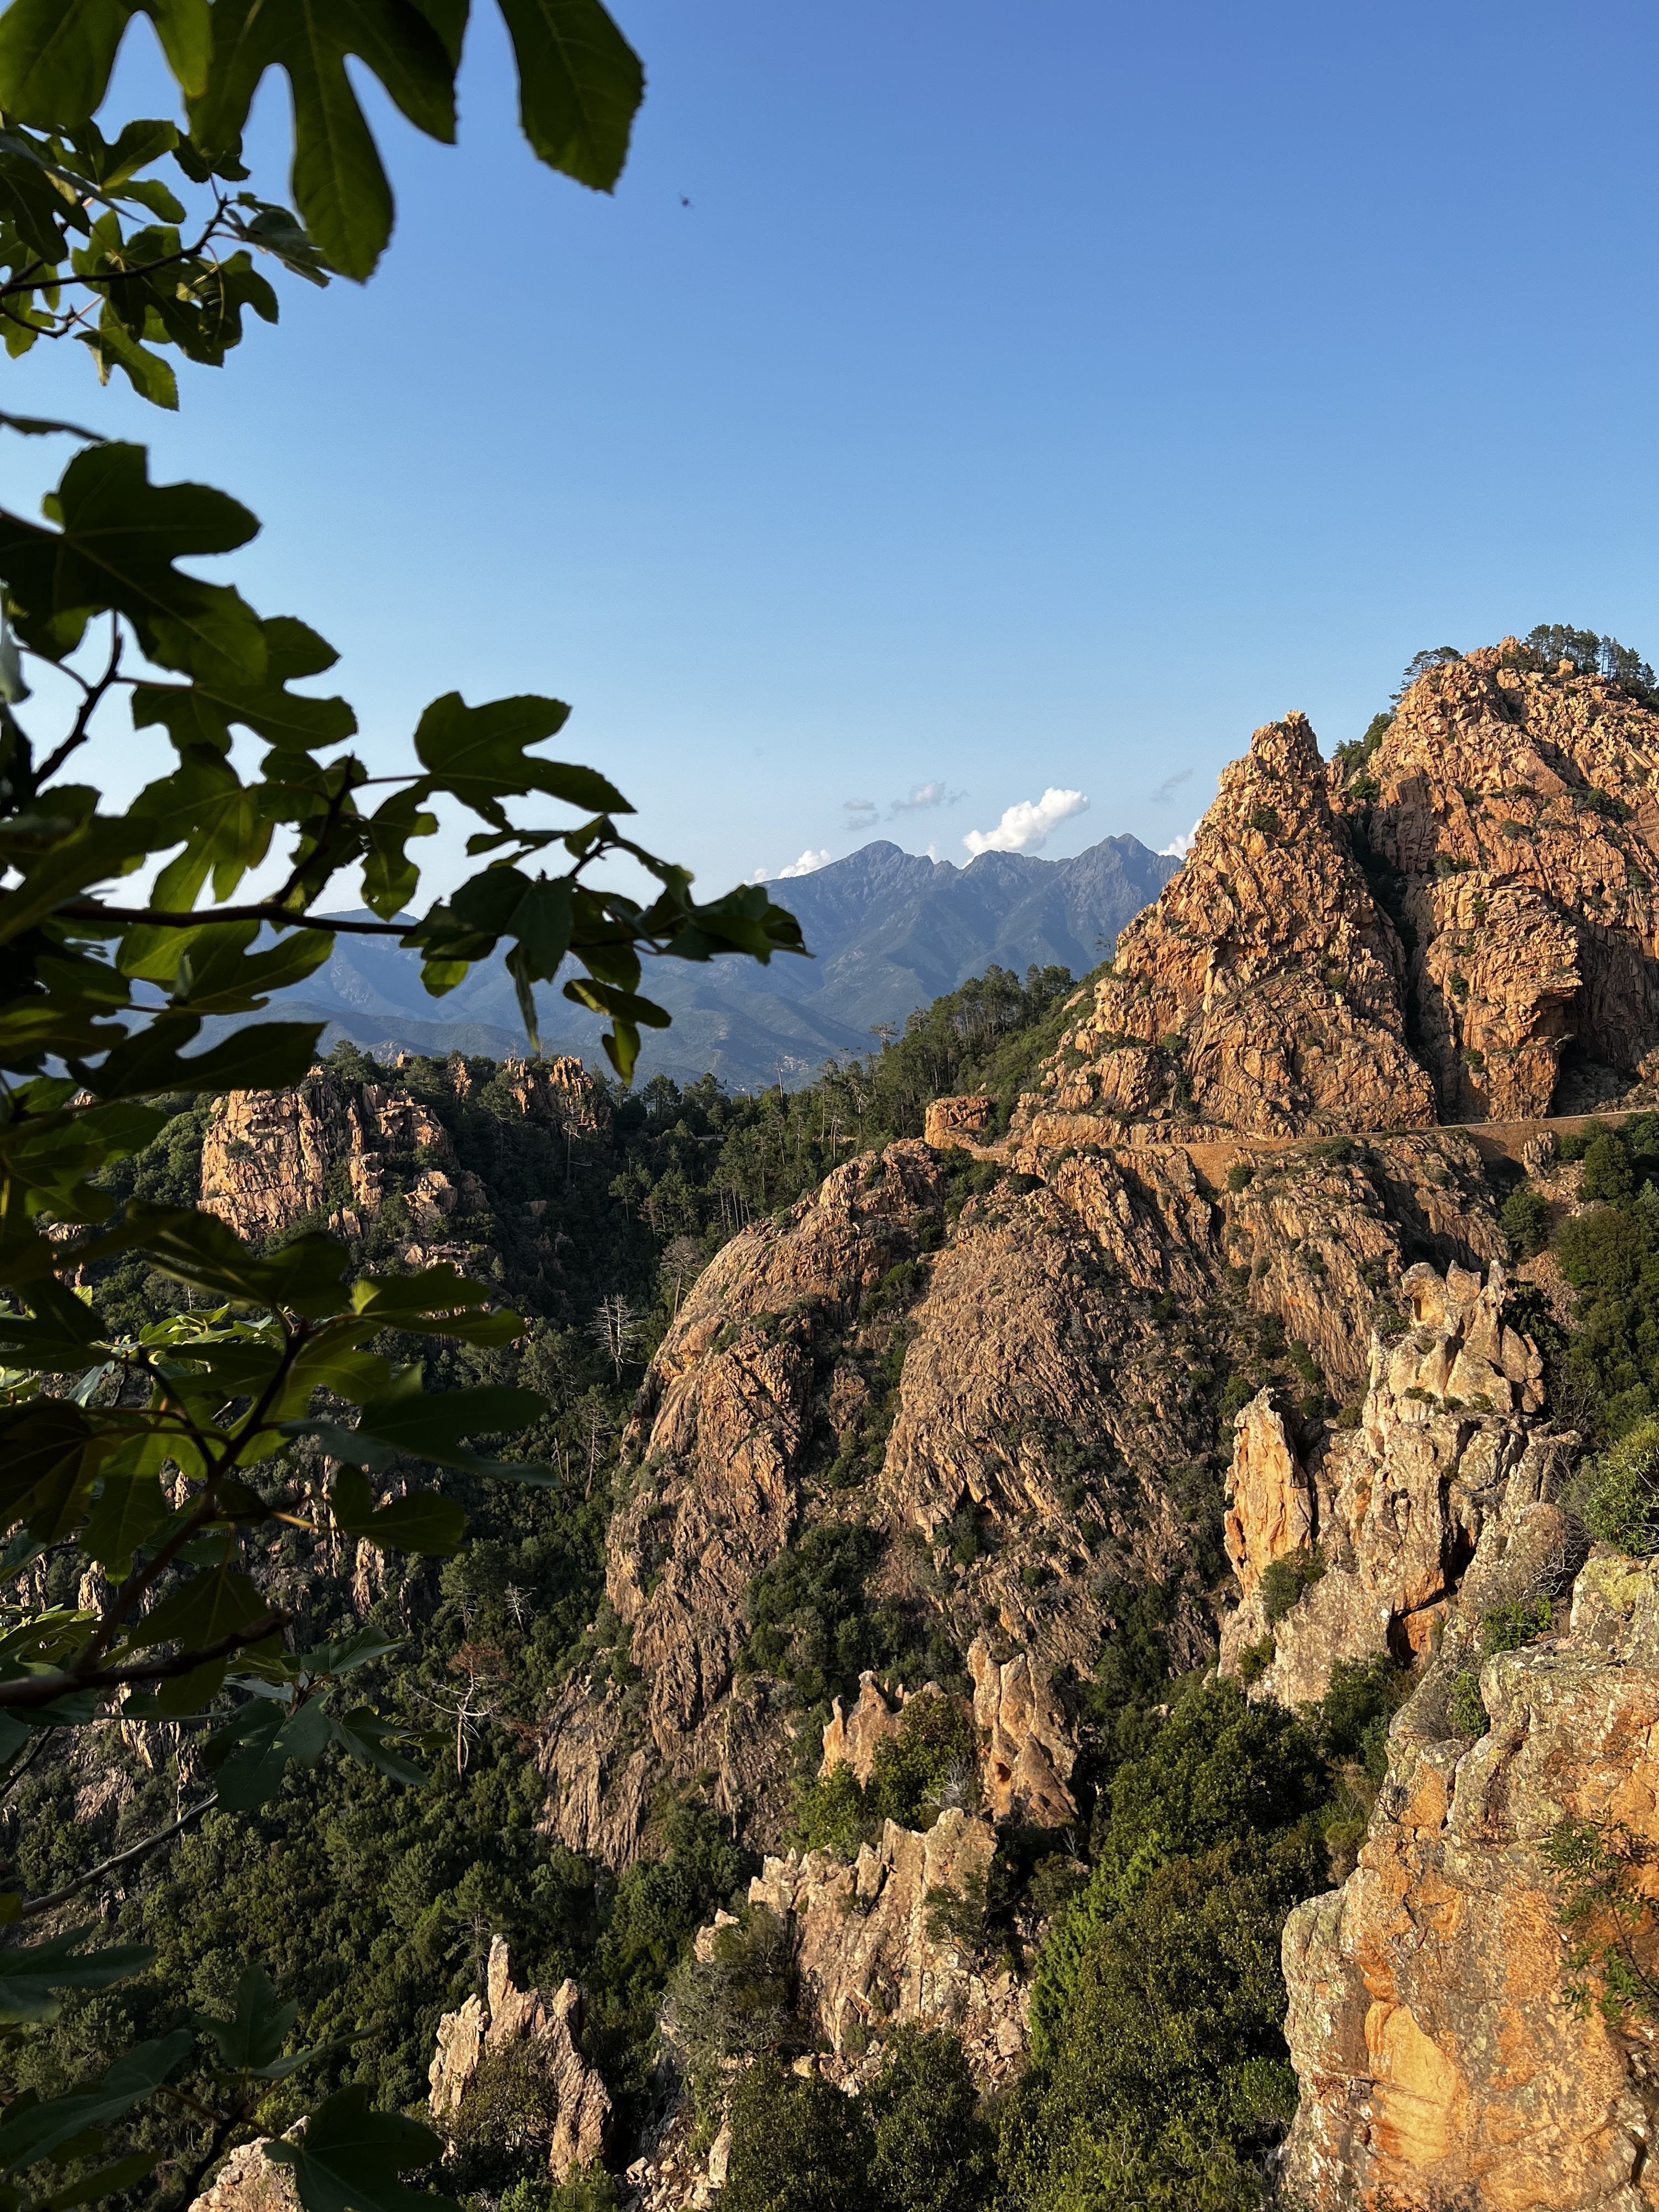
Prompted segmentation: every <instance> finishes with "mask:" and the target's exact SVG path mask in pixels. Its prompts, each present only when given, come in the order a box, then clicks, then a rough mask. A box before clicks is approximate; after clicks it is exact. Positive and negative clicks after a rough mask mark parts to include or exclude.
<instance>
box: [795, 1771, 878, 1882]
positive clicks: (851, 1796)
mask: <svg viewBox="0 0 1659 2212" xmlns="http://www.w3.org/2000/svg"><path fill="white" fill-rule="evenodd" d="M864 1835H865V1814H864V1791H863V1790H862V1788H861V1787H860V1783H859V1778H858V1777H857V1775H856V1774H854V1771H853V1770H852V1768H851V1767H850V1766H849V1765H848V1764H847V1762H846V1760H845V1759H841V1760H838V1761H837V1763H836V1765H834V1766H832V1767H831V1768H830V1770H829V1772H828V1774H825V1775H822V1776H815V1777H813V1778H812V1779H811V1781H808V1782H804V1783H802V1784H800V1785H799V1788H798V1789H797V1790H796V1794H795V1819H794V1826H793V1831H792V1840H793V1841H798V1842H799V1844H800V1846H801V1848H802V1849H803V1850H809V1851H836V1852H837V1853H839V1854H840V1856H841V1857H842V1858H848V1859H850V1858H854V1857H856V1856H857V1853H858V1848H859V1845H860V1844H861V1843H862V1842H863V1840H864Z"/></svg>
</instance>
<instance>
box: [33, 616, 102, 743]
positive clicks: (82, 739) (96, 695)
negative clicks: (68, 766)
mask: <svg viewBox="0 0 1659 2212" xmlns="http://www.w3.org/2000/svg"><path fill="white" fill-rule="evenodd" d="M109 623H110V644H109V665H108V666H107V667H106V669H105V671H104V672H103V674H102V675H101V676H100V678H98V681H97V682H96V683H95V684H87V685H86V694H87V696H86V697H85V698H84V699H83V700H82V702H81V711H80V713H79V714H77V715H76V718H75V726H74V728H73V729H72V730H71V731H70V733H69V735H68V737H66V738H64V742H63V744H61V745H59V746H58V750H57V751H56V752H55V753H52V754H49V755H48V756H47V757H46V760H45V761H44V762H43V763H41V767H40V774H39V775H38V776H37V777H36V779H35V781H36V782H37V783H44V782H45V781H46V779H47V777H48V776H53V775H57V773H58V769H60V768H62V766H63V765H64V762H65V761H66V760H67V759H68V758H69V757H70V754H71V753H72V752H74V751H75V750H76V748H77V747H79V746H81V745H83V744H85V743H86V741H87V738H88V735H89V733H90V725H91V722H92V718H93V716H94V714H96V713H97V711H98V707H99V702H100V701H101V700H102V698H103V696H104V694H105V693H106V691H107V690H109V688H110V685H111V684H113V683H114V681H115V671H116V670H117V669H118V667H119V666H120V665H121V642H122V641H121V621H120V617H119V616H118V615H116V614H113V613H112V615H111V616H110V618H109ZM76 681H77V682H80V683H85V678H76Z"/></svg>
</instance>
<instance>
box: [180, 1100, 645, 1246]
mask: <svg viewBox="0 0 1659 2212" xmlns="http://www.w3.org/2000/svg"><path fill="white" fill-rule="evenodd" d="M448 1080H449V1081H450V1083H451V1085H452V1088H453V1094H454V1096H455V1097H456V1099H457V1101H464V1100H465V1097H466V1096H467V1094H468V1092H469V1091H471V1087H472V1083H471V1076H470V1075H469V1074H468V1073H467V1068H466V1064H465V1061H464V1060H453V1061H452V1062H451V1063H450V1064H449V1077H448ZM500 1080H501V1083H502V1085H504V1086H505V1088H506V1089H507V1091H508V1092H509V1094H510V1095H511V1097H512V1098H513V1101H514V1102H515V1103H516V1104H517V1106H518V1109H519V1110H520V1112H521V1113H522V1114H523V1115H524V1117H525V1118H526V1120H527V1121H538V1122H541V1123H544V1125H546V1126H547V1127H550V1128H552V1129H555V1130H559V1131H567V1130H568V1131H569V1132H571V1133H600V1132H602V1131H603V1130H604V1129H605V1128H606V1127H609V1125H610V1115H611V1108H610V1102H609V1100H608V1099H607V1098H606V1097H605V1093H604V1092H603V1091H601V1090H600V1089H599V1086H598V1085H596V1084H595V1083H594V1082H593V1081H592V1078H591V1077H590V1076H589V1075H588V1074H587V1073H586V1071H585V1070H584V1068H583V1067H582V1065H581V1062H580V1060H551V1061H546V1062H534V1063H532V1062H527V1061H524V1060H508V1061H507V1063H506V1065H505V1066H504V1067H503V1068H502V1070H501V1078H500ZM393 1197H395V1198H396V1199H397V1200H398V1204H399V1206H401V1207H402V1208H403V1212H402V1214H401V1216H400V1218H402V1219H403V1220H404V1223H405V1224H406V1237H405V1242H404V1249H403V1251H402V1253H401V1257H402V1258H403V1259H404V1262H405V1264H407V1265H408V1266H410V1267H420V1266H423V1265H426V1264H428V1262H430V1261H432V1260H434V1259H435V1258H440V1257H441V1258H454V1259H458V1260H459V1261H463V1262H464V1261H465V1260H466V1258H467V1257H468V1255H469V1254H470V1252H471V1245H470V1244H468V1243H465V1241H463V1242H462V1243H459V1244H457V1243H453V1230H454V1228H455V1226H456V1225H457V1224H458V1222H459V1220H461V1219H463V1218H465V1217H466V1216H468V1215H472V1214H477V1213H478V1212H481V1211H482V1210H483V1208H484V1207H486V1206H487V1205H488V1204H489V1194H488V1193H487V1191H486V1189H485V1187H484V1185H483V1182H481V1181H480V1179H479V1177H478V1176H477V1175H476V1174H474V1173H473V1172H471V1170H468V1169H465V1168H463V1167H462V1166H461V1165H460V1164H459V1161H458V1159H457V1157H456V1152H455V1145H454V1140H453V1138H452V1136H451V1134H450V1133H449V1130H448V1128H447V1126H446V1125H445V1123H444V1121H442V1120H441V1118H440V1116H439V1115H437V1114H435V1112H434V1111H433V1110H432V1109H431V1107H430V1106H429V1105H428V1104H427V1103H425V1102H424V1101H422V1100H421V1099H419V1098H416V1097H414V1096H413V1095H412V1094H411V1093H410V1091H406V1090H404V1089H403V1088H401V1087H400V1086H399V1085H394V1084H381V1083H348V1082H345V1081H343V1080H342V1079H340V1078H338V1077H337V1076H336V1075H335V1074H334V1073H332V1072H331V1071H330V1070H329V1069H326V1068H320V1067H319V1068H314V1069H313V1071H312V1073H311V1074H310V1075H309V1076H308V1077H307V1079H306V1081H305V1082H304V1083H301V1084H297V1085H295V1086H294V1088H293V1089H291V1090H288V1091H230V1092H229V1093H228V1094H227V1095H226V1096H225V1097H222V1098H219V1099H216V1101H215V1102H214V1107H213V1118H212V1120H211V1121H210V1125H209V1127H208V1131H207V1134H206V1137H205V1139H204V1143H203V1146H202V1203H203V1205H204V1206H207V1207H209V1208H210V1209H211V1211H212V1212H215V1213H216V1214H218V1215H219V1216H220V1218H221V1219H222V1220H224V1221H227V1222H228V1223H229V1225H230V1226H231V1227H232V1228H233V1229H234V1230H235V1231H237V1232H238V1234H239V1235H240V1236H243V1237H250V1238H252V1239H254V1240H256V1241H262V1240H264V1239H267V1238H270V1237H282V1236H284V1235H286V1234H287V1233H288V1232H289V1231H290V1230H292V1229H294V1228H295V1227H297V1226H298V1225H299V1224H301V1222H307V1221H310V1222H314V1223H316V1224H317V1225H319V1226H320V1227H324V1228H326V1229H328V1230H330V1231H332V1232H333V1233H334V1234H335V1235H336V1236H341V1237H347V1238H349V1240H350V1241H351V1242H352V1243H362V1240H363V1238H364V1237H365V1236H366V1235H367V1234H368V1231H369V1230H370V1228H371V1226H372V1225H374V1222H375V1220H376V1218H377V1217H378V1216H380V1213H381V1212H382V1211H383V1210H384V1209H385V1207H386V1204H387V1201H388V1200H390V1199H392V1198H393Z"/></svg>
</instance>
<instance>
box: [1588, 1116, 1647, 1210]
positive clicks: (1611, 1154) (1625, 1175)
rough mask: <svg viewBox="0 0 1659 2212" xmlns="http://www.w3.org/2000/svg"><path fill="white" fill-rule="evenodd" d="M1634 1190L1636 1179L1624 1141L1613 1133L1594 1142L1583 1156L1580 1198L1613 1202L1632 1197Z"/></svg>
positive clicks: (1590, 1143) (1592, 1140)
mask: <svg viewBox="0 0 1659 2212" xmlns="http://www.w3.org/2000/svg"><path fill="white" fill-rule="evenodd" d="M1635 1190H1636V1177H1635V1174H1634V1172H1633V1170H1632V1166H1631V1157H1630V1151H1629V1147H1628V1146H1626V1143H1625V1140H1624V1139H1623V1138H1622V1137H1621V1136H1620V1135H1619V1134H1618V1133H1616V1132H1615V1131H1613V1130H1611V1129H1610V1130H1608V1131H1607V1133H1606V1135H1604V1136H1600V1137H1595V1138H1592V1139H1591V1140H1590V1142H1589V1145H1588V1146H1586V1148H1585V1152H1584V1174H1583V1182H1581V1183H1580V1185H1579V1194H1580V1195H1581V1196H1582V1197H1583V1198H1586V1199H1589V1200H1605V1201H1607V1202H1612V1201H1613V1200H1618V1199H1621V1198H1630V1197H1632V1196H1633V1195H1634V1194H1635Z"/></svg>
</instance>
